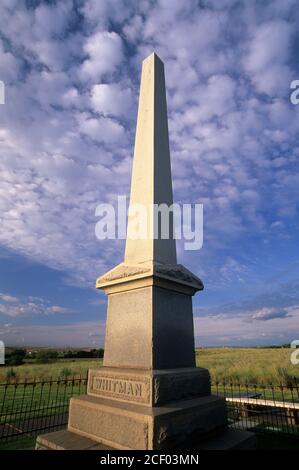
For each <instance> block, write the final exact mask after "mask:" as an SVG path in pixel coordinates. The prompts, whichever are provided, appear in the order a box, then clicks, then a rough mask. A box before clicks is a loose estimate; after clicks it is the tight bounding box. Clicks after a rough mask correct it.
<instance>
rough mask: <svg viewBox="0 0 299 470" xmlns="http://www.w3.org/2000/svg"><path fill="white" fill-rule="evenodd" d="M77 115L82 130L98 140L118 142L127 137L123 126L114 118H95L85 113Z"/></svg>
mask: <svg viewBox="0 0 299 470" xmlns="http://www.w3.org/2000/svg"><path fill="white" fill-rule="evenodd" d="M77 117H78V122H79V129H80V131H81V132H83V134H85V135H87V136H88V137H90V138H91V139H93V140H94V141H96V142H103V143H107V144H111V143H112V144H113V143H115V144H116V143H117V142H119V141H121V140H123V139H124V137H125V130H124V128H123V126H122V125H121V124H120V123H119V122H117V121H116V120H114V119H111V118H108V117H100V118H94V117H90V116H88V115H87V114H85V113H82V114H79V115H78V116H77Z"/></svg>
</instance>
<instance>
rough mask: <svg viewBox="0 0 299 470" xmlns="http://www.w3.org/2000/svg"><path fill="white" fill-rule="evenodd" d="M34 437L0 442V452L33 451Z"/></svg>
mask: <svg viewBox="0 0 299 470" xmlns="http://www.w3.org/2000/svg"><path fill="white" fill-rule="evenodd" d="M35 442H36V437H22V438H20V439H16V440H14V441H7V442H1V441H0V450H34V449H35Z"/></svg>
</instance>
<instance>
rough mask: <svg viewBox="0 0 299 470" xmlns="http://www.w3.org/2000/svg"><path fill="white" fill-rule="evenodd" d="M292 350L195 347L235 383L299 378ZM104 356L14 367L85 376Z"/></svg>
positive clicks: (41, 374) (216, 372) (20, 374)
mask: <svg viewBox="0 0 299 470" xmlns="http://www.w3.org/2000/svg"><path fill="white" fill-rule="evenodd" d="M290 354H291V350H290V349H287V348H280V349H271V348H268V349H266V348H265V349H258V348H215V349H213V348H207V349H197V350H196V363H197V366H199V367H206V368H208V369H209V371H210V373H211V377H212V380H214V381H215V380H219V381H221V380H224V379H225V380H231V381H232V382H235V383H240V384H244V383H250V384H253V385H254V384H258V385H263V384H264V385H267V384H270V383H273V384H276V385H279V384H280V383H283V384H285V385H287V384H288V383H290V380H291V379H292V377H297V379H298V380H299V365H297V366H296V365H292V364H291V362H290ZM101 365H102V359H66V360H58V361H57V362H54V363H50V364H32V363H31V364H24V365H21V366H17V367H13V370H14V372H15V374H16V377H17V379H18V381H24V380H25V379H26V380H34V379H46V378H50V377H52V378H53V379H56V378H58V377H61V376H64V377H66V376H69V377H70V376H73V375H75V376H78V375H80V374H81V375H82V376H84V375H85V374H86V373H87V371H88V369H89V368H90V367H99V366H101ZM10 370H11V368H10V367H1V368H0V382H5V381H6V380H7V373H8V372H9V371H10Z"/></svg>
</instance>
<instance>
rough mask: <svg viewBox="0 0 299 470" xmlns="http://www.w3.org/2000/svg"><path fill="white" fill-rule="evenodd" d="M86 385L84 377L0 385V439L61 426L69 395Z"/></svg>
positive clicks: (46, 430)
mask: <svg viewBox="0 0 299 470" xmlns="http://www.w3.org/2000/svg"><path fill="white" fill-rule="evenodd" d="M86 385H87V376H84V377H82V376H78V377H73V378H67V379H55V380H54V379H49V380H37V381H33V382H29V381H28V382H22V383H20V382H7V383H2V384H0V440H11V439H16V438H19V437H22V436H35V435H36V434H41V433H43V432H48V431H51V430H58V429H61V428H64V427H65V426H66V423H67V417H68V408H69V401H70V398H71V397H72V396H74V395H82V394H84V393H86Z"/></svg>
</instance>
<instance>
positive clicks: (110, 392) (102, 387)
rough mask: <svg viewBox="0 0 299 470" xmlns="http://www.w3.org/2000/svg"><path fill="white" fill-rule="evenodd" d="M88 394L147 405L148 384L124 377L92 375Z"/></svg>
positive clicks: (144, 381)
mask: <svg viewBox="0 0 299 470" xmlns="http://www.w3.org/2000/svg"><path fill="white" fill-rule="evenodd" d="M89 392H90V393H94V394H96V395H102V396H107V397H111V398H122V399H123V400H125V401H136V402H142V403H147V402H148V400H149V383H148V381H146V380H142V379H141V380H137V378H136V380H133V379H128V378H125V377H115V376H114V377H111V376H101V375H100V376H99V375H94V376H93V377H91V380H90V386H89Z"/></svg>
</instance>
